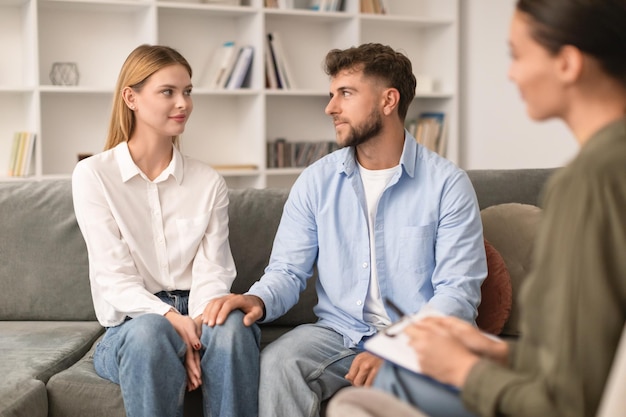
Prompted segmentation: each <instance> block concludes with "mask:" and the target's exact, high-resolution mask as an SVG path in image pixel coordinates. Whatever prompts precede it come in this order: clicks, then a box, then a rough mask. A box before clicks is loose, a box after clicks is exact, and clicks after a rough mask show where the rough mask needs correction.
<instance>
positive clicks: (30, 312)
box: [0, 169, 552, 417]
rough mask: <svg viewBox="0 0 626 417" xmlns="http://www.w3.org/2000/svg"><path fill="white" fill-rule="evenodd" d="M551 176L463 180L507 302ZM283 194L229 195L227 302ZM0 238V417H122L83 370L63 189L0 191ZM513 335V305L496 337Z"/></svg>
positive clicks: (81, 321)
mask: <svg viewBox="0 0 626 417" xmlns="http://www.w3.org/2000/svg"><path fill="white" fill-rule="evenodd" d="M551 173H552V170H549V169H530V170H496V171H493V170H489V171H470V172H469V175H470V178H471V180H472V182H473V184H474V187H475V189H476V192H477V195H478V199H479V202H480V206H481V209H486V210H484V211H483V213H484V214H485V217H483V222H484V225H485V237H486V238H487V239H488V240H489V241H490V242H491V243H493V245H494V246H495V247H496V248H498V250H499V251H500V253H501V255H502V257H503V258H504V261H505V262H506V266H507V268H508V271H509V273H510V275H511V281H512V286H513V292H514V293H515V291H516V290H517V288H518V287H519V283H520V282H521V279H522V278H523V275H524V274H525V272H526V270H527V269H528V265H529V263H530V255H529V253H530V249H531V247H532V239H533V237H534V229H535V226H536V223H537V219H538V213H539V212H540V210H539V209H536V208H532V207H530V206H528V205H531V206H533V205H537V202H538V198H539V194H540V191H541V189H542V188H543V186H544V183H545V181H546V179H547V178H548V177H549V176H550V175H551ZM287 193H288V191H287V190H272V189H265V190H256V189H246V190H231V192H230V244H231V247H232V252H233V256H234V258H235V263H236V265H237V270H238V278H237V279H236V281H235V284H234V286H233V291H234V292H244V291H245V290H246V289H248V288H249V286H250V285H251V284H252V283H253V282H254V281H255V280H256V279H257V278H258V277H260V276H261V275H262V272H263V269H264V267H265V266H266V264H267V261H268V258H269V254H270V250H271V246H272V241H273V238H274V233H275V231H276V228H277V226H278V222H279V220H280V215H281V212H282V206H283V203H284V201H285V199H286V197H287ZM505 203H516V204H505ZM503 204H504V205H503ZM488 207H490V208H489V209H487V208H488ZM492 209H493V210H492ZM0 230H1V239H0V282H1V283H2V287H3V290H2V292H0V417H9V416H10V417H14V416H15V417H17V416H19V417H39V416H42V417H43V416H53V417H74V416H76V417H78V416H82V417H98V416H103V417H105V416H106V417H117V416H120V417H121V416H124V408H123V403H122V398H121V394H120V390H119V388H118V386H117V385H115V384H112V383H110V382H108V381H106V380H103V379H101V378H99V377H98V376H97V375H96V373H95V371H94V369H93V363H92V361H91V354H92V352H93V347H94V345H95V342H96V341H97V340H98V339H99V338H100V337H101V335H102V333H103V329H102V328H101V327H100V325H99V324H98V322H97V321H96V318H95V315H94V311H93V307H92V302H91V294H90V288H89V279H88V266H87V253H86V249H85V245H84V242H83V239H82V235H81V233H80V231H79V229H78V226H77V224H76V220H75V217H74V212H73V209H72V199H71V184H70V180H68V179H54V180H42V181H35V180H24V181H12V182H5V183H0ZM312 282H313V280H310V282H309V284H310V285H309V286H308V287H307V289H306V291H305V292H304V293H303V296H302V297H301V299H300V302H299V303H298V304H297V305H296V306H295V307H294V308H293V309H292V310H291V311H290V312H289V313H288V314H286V315H285V316H283V317H282V318H280V319H278V320H276V321H274V322H273V323H269V324H266V325H264V326H262V344H263V346H265V345H267V343H269V342H271V341H272V340H274V339H276V338H277V337H278V336H279V335H281V334H282V333H284V332H285V331H287V330H289V329H290V328H292V327H293V326H295V325H297V324H300V323H305V322H311V321H314V320H315V317H314V316H313V314H312V307H313V305H314V304H315V302H316V297H315V292H314V288H313V285H311V283H312ZM518 332H519V330H518V329H517V311H516V305H515V303H514V304H513V309H512V311H511V315H510V317H509V319H508V321H507V323H506V325H505V327H504V329H503V335H504V336H516V335H517V334H518ZM261 383H262V382H261ZM200 401H201V398H200V397H199V392H194V393H191V394H188V398H187V400H186V410H185V415H201V414H202V412H201V409H200V406H199V405H200Z"/></svg>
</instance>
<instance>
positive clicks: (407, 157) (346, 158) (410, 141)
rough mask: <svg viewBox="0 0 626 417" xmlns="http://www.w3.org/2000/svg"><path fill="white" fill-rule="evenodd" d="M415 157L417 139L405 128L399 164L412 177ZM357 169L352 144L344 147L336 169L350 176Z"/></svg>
mask: <svg viewBox="0 0 626 417" xmlns="http://www.w3.org/2000/svg"><path fill="white" fill-rule="evenodd" d="M416 159H417V141H416V140H415V138H414V137H413V136H412V135H411V134H410V133H409V132H408V131H407V130H406V129H405V131H404V148H403V149H402V155H400V165H401V166H402V167H404V171H406V173H407V175H409V176H410V177H413V176H414V175H415V165H416V164H415V161H416ZM356 169H357V162H356V155H355V151H354V146H350V147H349V148H344V155H343V158H340V159H339V164H338V165H337V170H338V171H339V172H345V173H346V175H347V176H351V175H352V174H353V173H354V171H355V170H356Z"/></svg>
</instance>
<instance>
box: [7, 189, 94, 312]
mask: <svg viewBox="0 0 626 417" xmlns="http://www.w3.org/2000/svg"><path fill="white" fill-rule="evenodd" d="M0 224H2V239H0V259H2V262H0V277H1V278H2V291H1V292H0V320H58V321H61V320H95V319H96V316H95V313H94V309H93V303H92V301H91V292H90V289H89V266H88V261H87V248H86V245H85V241H84V240H83V236H82V234H81V233H80V229H79V228H78V224H77V223H76V218H75V216H74V208H73V205H72V191H71V182H70V180H69V179H62V180H46V181H25V182H5V183H2V182H0Z"/></svg>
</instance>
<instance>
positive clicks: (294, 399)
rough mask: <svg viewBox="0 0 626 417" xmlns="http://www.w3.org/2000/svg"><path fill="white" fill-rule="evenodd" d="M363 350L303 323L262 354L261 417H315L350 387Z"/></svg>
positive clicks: (326, 331) (330, 330)
mask: <svg viewBox="0 0 626 417" xmlns="http://www.w3.org/2000/svg"><path fill="white" fill-rule="evenodd" d="M359 351H360V349H348V348H345V347H344V345H343V336H342V335H340V334H339V333H337V332H335V331H334V330H332V329H329V328H326V327H322V326H319V325H316V324H303V325H300V326H298V327H296V328H295V329H293V330H291V331H289V332H287V333H286V334H284V335H283V336H281V337H280V338H279V339H277V340H275V341H274V342H272V343H270V344H269V345H268V346H267V347H266V348H265V349H263V352H262V354H261V378H262V381H263V383H262V384H261V388H260V391H259V417H305V416H306V417H313V416H318V415H319V413H320V403H321V401H322V400H326V399H328V398H330V397H331V396H332V395H333V394H334V393H335V392H336V391H338V390H339V389H340V388H342V387H345V386H349V385H350V382H348V380H347V379H345V375H346V374H347V373H348V371H349V370H350V365H351V364H352V360H353V359H354V357H355V356H356V354H357V353H359Z"/></svg>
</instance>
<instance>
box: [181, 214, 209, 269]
mask: <svg viewBox="0 0 626 417" xmlns="http://www.w3.org/2000/svg"><path fill="white" fill-rule="evenodd" d="M210 219H211V213H210V212H208V213H203V214H202V215H200V216H196V217H192V218H186V219H176V229H177V231H178V246H179V248H180V256H181V260H182V262H183V263H186V262H188V261H190V260H191V259H193V257H194V256H195V255H196V253H197V252H198V246H199V245H200V243H201V242H202V238H203V237H204V235H205V233H206V232H207V228H208V225H209V220H210Z"/></svg>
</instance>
